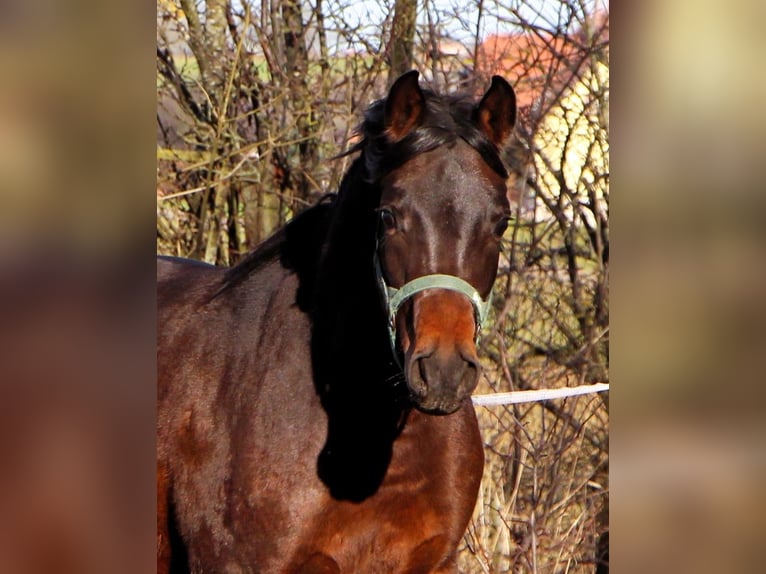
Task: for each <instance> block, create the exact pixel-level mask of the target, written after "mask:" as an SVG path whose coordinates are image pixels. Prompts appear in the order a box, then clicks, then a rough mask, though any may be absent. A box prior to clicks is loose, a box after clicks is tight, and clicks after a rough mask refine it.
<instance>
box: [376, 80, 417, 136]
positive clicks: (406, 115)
mask: <svg viewBox="0 0 766 574" xmlns="http://www.w3.org/2000/svg"><path fill="white" fill-rule="evenodd" d="M418 75H419V74H418V72H417V70H412V71H409V72H407V73H406V74H403V75H401V76H399V78H397V80H396V81H395V82H394V85H393V86H391V90H390V91H389V92H388V97H387V98H386V112H385V116H384V124H385V126H386V133H387V134H388V136H389V137H390V138H391V139H392V140H393V141H395V142H396V141H399V140H400V139H402V138H403V137H404V136H406V135H407V134H408V133H410V132H411V131H412V130H413V129H415V128H416V127H417V126H418V125H419V124H420V120H421V119H422V118H423V112H424V111H425V108H426V99H425V96H424V95H423V92H422V91H421V89H420V86H419V85H418Z"/></svg>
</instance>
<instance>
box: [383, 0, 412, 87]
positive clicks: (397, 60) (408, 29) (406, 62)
mask: <svg viewBox="0 0 766 574" xmlns="http://www.w3.org/2000/svg"><path fill="white" fill-rule="evenodd" d="M417 9H418V2H417V0H396V2H395V4H394V23H393V25H392V27H391V40H390V42H389V57H390V60H391V69H390V71H389V74H388V84H389V85H391V84H393V83H394V80H396V78H398V77H399V76H401V75H402V74H404V73H405V72H409V71H410V70H411V69H412V62H413V46H414V45H415V20H416V17H417Z"/></svg>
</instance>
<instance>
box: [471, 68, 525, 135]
mask: <svg viewBox="0 0 766 574" xmlns="http://www.w3.org/2000/svg"><path fill="white" fill-rule="evenodd" d="M474 121H475V122H476V123H477V124H478V125H479V128H481V130H482V131H483V132H484V134H485V135H486V136H487V137H488V138H489V140H490V141H491V142H492V143H494V144H495V145H496V146H498V147H500V146H502V145H503V144H504V143H505V141H506V140H507V139H508V137H509V136H510V135H511V132H512V131H513V125H514V124H515V123H516V94H514V93H513V88H512V87H511V85H510V84H509V83H508V82H506V81H505V80H504V79H503V78H501V77H500V76H492V85H491V86H490V87H489V90H487V93H486V94H484V97H483V98H482V99H481V102H479V105H478V106H476V110H475V111H474Z"/></svg>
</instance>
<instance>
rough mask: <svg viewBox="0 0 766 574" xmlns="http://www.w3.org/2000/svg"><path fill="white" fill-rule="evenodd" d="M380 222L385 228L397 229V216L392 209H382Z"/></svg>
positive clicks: (387, 229)
mask: <svg viewBox="0 0 766 574" xmlns="http://www.w3.org/2000/svg"><path fill="white" fill-rule="evenodd" d="M380 223H381V224H382V225H383V229H384V230H386V231H392V230H394V229H396V216H395V215H394V212H393V211H391V210H390V209H381V210H380Z"/></svg>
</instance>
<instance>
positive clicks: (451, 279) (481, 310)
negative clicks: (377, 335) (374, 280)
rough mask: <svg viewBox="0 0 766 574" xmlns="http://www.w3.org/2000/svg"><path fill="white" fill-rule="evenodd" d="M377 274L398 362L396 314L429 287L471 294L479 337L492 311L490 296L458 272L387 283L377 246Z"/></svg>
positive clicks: (392, 345)
mask: <svg viewBox="0 0 766 574" xmlns="http://www.w3.org/2000/svg"><path fill="white" fill-rule="evenodd" d="M375 273H376V274H377V276H378V282H379V284H380V290H381V293H382V294H383V300H384V301H385V304H386V310H387V312H388V334H389V336H390V337H391V349H392V350H393V351H394V357H397V361H398V354H397V352H396V313H397V311H399V307H401V306H402V305H403V304H404V302H405V301H407V299H409V298H411V297H412V296H413V295H415V294H416V293H420V292H421V291H425V290H426V289H447V290H449V291H457V292H458V293H462V294H463V295H465V296H466V297H468V299H469V300H470V301H471V305H473V311H474V321H475V322H476V340H477V341H478V340H479V333H480V331H481V326H482V324H483V323H484V321H485V320H486V318H487V314H488V313H489V297H488V298H487V299H482V298H481V295H479V292H478V291H477V290H476V289H475V288H474V287H473V285H471V284H470V283H468V282H467V281H464V280H463V279H461V278H460V277H455V276H454V275H443V274H441V273H436V274H433V275H423V276H422V277H417V278H415V279H413V280H412V281H408V282H407V283H405V284H404V285H402V286H401V287H399V288H396V287H389V286H388V285H387V284H386V280H385V279H384V278H383V271H382V269H381V267H380V259H379V258H378V251H377V249H376V250H375Z"/></svg>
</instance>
